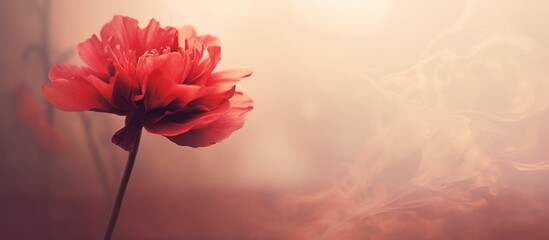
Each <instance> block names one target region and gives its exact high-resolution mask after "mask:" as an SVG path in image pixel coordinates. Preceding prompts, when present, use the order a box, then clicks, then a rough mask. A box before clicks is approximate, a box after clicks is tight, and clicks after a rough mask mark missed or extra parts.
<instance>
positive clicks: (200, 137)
mask: <svg viewBox="0 0 549 240" xmlns="http://www.w3.org/2000/svg"><path fill="white" fill-rule="evenodd" d="M230 104H231V108H230V109H229V111H227V112H226V113H225V114H224V115H223V116H221V117H220V118H219V119H217V120H216V121H214V122H212V123H210V124H209V125H207V126H206V127H204V128H200V129H193V130H190V131H188V132H185V133H183V134H180V135H177V136H172V137H168V139H170V140H171V141H172V142H174V143H176V144H177V145H181V146H189V147H195V148H196V147H206V146H210V145H212V144H215V143H218V142H220V141H222V140H223V139H225V138H227V137H229V136H230V135H231V134H232V133H233V132H234V131H236V130H238V129H240V128H242V126H243V125H244V122H245V121H246V115H247V113H248V112H249V111H250V110H252V109H253V101H252V100H251V99H250V98H249V97H248V96H246V95H244V94H242V93H241V92H236V93H235V95H234V97H233V98H231V100H230Z"/></svg>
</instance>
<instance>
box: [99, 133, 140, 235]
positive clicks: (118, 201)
mask: <svg viewBox="0 0 549 240" xmlns="http://www.w3.org/2000/svg"><path fill="white" fill-rule="evenodd" d="M142 129H143V128H140V129H139V130H138V132H137V134H136V135H135V136H136V137H135V139H134V143H133V144H134V145H133V147H132V148H131V150H130V152H129V155H128V161H127V162H126V168H125V169H124V174H123V175H122V179H121V180H120V185H119V186H118V190H117V192H116V198H115V200H114V205H113V207H112V211H111V216H110V218H109V223H108V224H107V228H106V229H105V235H104V237H103V240H110V239H111V237H112V233H113V232H114V228H115V226H116V220H117V219H118V215H119V214H120V208H121V207H122V201H123V200H124V193H125V192H126V188H127V187H128V182H129V181H130V176H131V175H132V170H133V165H134V164H135V157H136V156H137V150H138V149H139V142H141V132H142V131H143V130H142Z"/></svg>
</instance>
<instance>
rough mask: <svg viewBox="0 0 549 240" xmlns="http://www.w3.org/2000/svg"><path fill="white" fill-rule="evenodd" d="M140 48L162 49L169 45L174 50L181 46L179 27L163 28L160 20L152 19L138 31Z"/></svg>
mask: <svg viewBox="0 0 549 240" xmlns="http://www.w3.org/2000/svg"><path fill="white" fill-rule="evenodd" d="M138 37H139V42H140V48H141V49H143V50H152V49H160V48H163V47H166V46H169V47H170V48H171V49H172V50H176V49H177V48H178V47H179V40H178V33H177V29H175V28H173V27H167V28H162V27H160V23H158V21H156V20H154V19H151V21H150V22H149V25H147V27H145V28H144V29H140V30H139V32H138Z"/></svg>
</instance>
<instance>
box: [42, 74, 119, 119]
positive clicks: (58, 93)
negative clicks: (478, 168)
mask: <svg viewBox="0 0 549 240" xmlns="http://www.w3.org/2000/svg"><path fill="white" fill-rule="evenodd" d="M97 81H101V80H99V79H97ZM42 93H43V94H44V97H46V99H47V100H48V101H49V102H50V103H51V104H52V105H54V106H55V107H56V108H59V109H61V110H63V111H70V112H76V111H86V110H92V111H100V112H115V109H114V108H113V107H112V106H111V104H110V103H109V102H108V101H107V99H105V97H104V96H103V95H102V94H101V92H100V91H99V90H98V89H97V88H96V87H95V86H94V84H93V83H91V82H90V81H89V80H88V79H86V78H83V77H75V78H73V79H72V80H67V79H57V80H55V81H53V82H51V83H49V84H46V85H44V86H42Z"/></svg>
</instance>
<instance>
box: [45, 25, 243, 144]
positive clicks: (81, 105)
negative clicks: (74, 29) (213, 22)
mask: <svg viewBox="0 0 549 240" xmlns="http://www.w3.org/2000/svg"><path fill="white" fill-rule="evenodd" d="M78 54H79V55H80V58H81V59H82V61H84V63H85V64H86V65H87V66H86V67H78V66H74V65H56V66H53V67H52V68H51V70H50V73H49V78H50V80H51V83H49V84H46V85H44V86H43V87H42V92H43V94H44V96H45V97H46V99H47V100H48V101H49V102H50V103H51V104H53V105H54V106H55V107H57V108H59V109H61V110H64V111H86V110H91V111H98V112H107V113H114V114H118V115H123V116H126V125H125V126H124V128H122V129H120V130H119V131H118V132H117V133H116V134H115V135H114V136H113V138H112V141H113V143H115V144H117V145H119V146H120V147H122V148H123V149H125V150H130V149H132V148H133V139H134V138H135V136H134V135H135V134H137V133H138V132H139V129H141V127H145V129H146V130H147V131H149V132H151V133H155V134H160V135H163V136H165V137H167V138H168V139H170V140H171V141H173V142H175V143H176V144H178V145H184V146H191V147H204V146H208V145H211V144H214V143H217V142H219V141H221V140H223V139H225V138H227V137H228V136H229V135H230V134H231V133H232V132H234V131H235V130H238V129H239V128H241V127H242V125H243V124H244V121H245V116H246V113H247V112H248V111H250V110H251V109H252V108H253V102H252V100H251V99H250V98H249V97H247V96H246V95H244V94H242V93H241V92H237V91H235V84H236V83H237V82H238V81H240V80H241V79H243V78H245V77H249V76H250V75H251V74H252V72H251V71H250V70H245V69H238V70H225V71H217V72H213V71H214V69H215V67H216V65H217V63H218V62H219V60H220V46H219V40H218V39H217V38H216V37H214V36H210V35H204V36H197V35H196V33H195V31H194V29H193V28H192V27H189V26H187V27H184V28H183V29H180V30H179V31H178V30H177V29H175V28H172V27H166V28H161V27H160V25H159V23H158V22H157V21H155V20H154V19H152V20H151V21H150V23H149V25H148V26H147V27H145V28H143V29H142V28H140V27H138V25H137V20H135V19H133V18H130V17H124V16H115V17H114V18H113V20H112V21H111V22H109V23H107V24H106V25H105V26H104V27H103V28H102V29H101V32H100V38H99V37H98V36H96V35H93V36H92V37H91V38H89V39H87V40H86V41H84V42H82V43H80V44H79V45H78Z"/></svg>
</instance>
